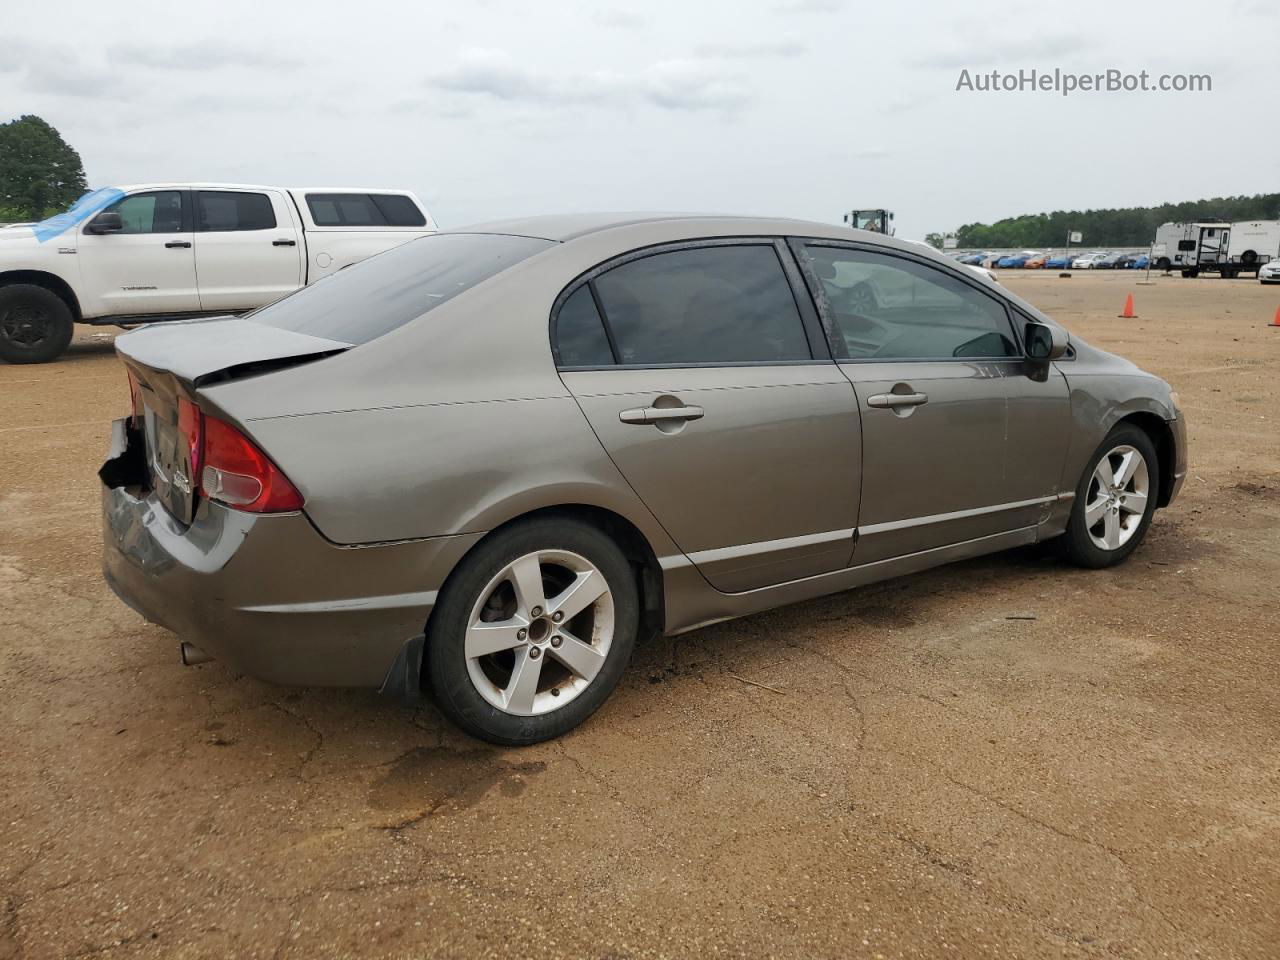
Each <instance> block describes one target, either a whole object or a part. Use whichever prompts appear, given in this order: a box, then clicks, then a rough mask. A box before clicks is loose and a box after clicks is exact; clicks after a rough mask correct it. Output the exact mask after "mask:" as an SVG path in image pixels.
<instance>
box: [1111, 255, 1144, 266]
mask: <svg viewBox="0 0 1280 960" xmlns="http://www.w3.org/2000/svg"><path fill="white" fill-rule="evenodd" d="M1143 256H1145V254H1141V253H1122V254H1120V256H1118V257H1116V262H1115V269H1116V270H1132V269H1133V265H1134V264H1135V263H1137V262H1138V258H1139V257H1143Z"/></svg>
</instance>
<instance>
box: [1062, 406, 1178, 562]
mask: <svg viewBox="0 0 1280 960" xmlns="http://www.w3.org/2000/svg"><path fill="white" fill-rule="evenodd" d="M1159 495H1160V469H1159V462H1158V461H1157V459H1156V450H1155V445H1154V444H1152V442H1151V438H1150V437H1148V436H1147V434H1146V433H1145V432H1144V431H1142V430H1141V429H1139V428H1138V427H1135V426H1131V425H1129V424H1122V425H1121V426H1119V427H1116V429H1114V430H1112V431H1111V433H1110V434H1108V435H1107V439H1106V440H1104V441H1103V442H1102V445H1101V446H1100V447H1099V448H1098V450H1097V452H1096V453H1095V454H1094V455H1093V459H1092V460H1090V461H1089V466H1088V468H1087V469H1086V470H1085V473H1084V476H1083V477H1082V478H1081V479H1080V484H1079V485H1078V486H1077V487H1076V496H1075V502H1074V504H1073V505H1072V508H1071V519H1070V520H1069V521H1068V523H1067V532H1066V533H1065V534H1064V535H1063V537H1062V546H1063V548H1064V552H1065V553H1066V556H1067V558H1068V559H1070V560H1071V561H1072V562H1073V563H1075V564H1078V565H1079V566H1082V567H1092V568H1098V567H1109V566H1112V565H1114V564H1117V563H1120V562H1121V561H1123V560H1124V559H1125V558H1126V557H1128V556H1129V554H1131V553H1133V551H1134V550H1136V549H1137V547H1138V544H1139V543H1141V542H1142V538H1143V537H1144V536H1146V533H1147V528H1148V527H1149V526H1150V525H1151V517H1152V515H1153V514H1154V513H1155V508H1156V501H1157V499H1158V498H1159Z"/></svg>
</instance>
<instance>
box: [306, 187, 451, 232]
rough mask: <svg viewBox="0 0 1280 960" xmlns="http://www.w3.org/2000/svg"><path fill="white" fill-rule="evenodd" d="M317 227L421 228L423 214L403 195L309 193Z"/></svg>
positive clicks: (309, 204)
mask: <svg viewBox="0 0 1280 960" xmlns="http://www.w3.org/2000/svg"><path fill="white" fill-rule="evenodd" d="M307 207H308V208H309V209H310V210H311V219H312V220H314V221H315V224H316V226H317V227H421V226H425V225H426V222H427V220H426V218H425V217H424V216H423V215H422V211H421V210H419V209H418V205H417V204H415V203H414V202H413V201H412V200H410V199H409V198H408V197H406V196H404V195H403V194H390V193H388V194H381V193H308V194H307Z"/></svg>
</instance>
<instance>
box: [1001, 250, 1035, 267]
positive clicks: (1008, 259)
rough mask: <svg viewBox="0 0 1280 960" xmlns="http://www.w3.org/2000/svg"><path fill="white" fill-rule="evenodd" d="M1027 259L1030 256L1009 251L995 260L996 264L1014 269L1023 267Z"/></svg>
mask: <svg viewBox="0 0 1280 960" xmlns="http://www.w3.org/2000/svg"><path fill="white" fill-rule="evenodd" d="M1028 259H1030V258H1029V257H1028V256H1027V254H1025V253H1011V254H1007V255H1006V256H1003V257H1001V258H1000V259H999V260H997V261H996V266H997V267H1004V268H1006V269H1014V270H1016V269H1020V268H1022V267H1025V266H1026V265H1027V260H1028Z"/></svg>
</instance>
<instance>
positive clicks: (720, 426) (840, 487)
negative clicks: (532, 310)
mask: <svg viewBox="0 0 1280 960" xmlns="http://www.w3.org/2000/svg"><path fill="white" fill-rule="evenodd" d="M798 283H799V276H798V273H797V272H796V268H795V264H794V261H792V260H791V255H790V253H789V251H788V250H787V248H786V246H785V245H784V244H782V243H780V242H775V241H773V240H769V239H760V240H751V239H743V240H738V239H734V240H725V241H706V242H701V243H694V244H684V245H679V246H674V247H655V248H648V249H646V250H644V251H638V252H636V253H634V254H631V255H628V256H626V257H623V258H620V259H619V260H616V261H613V262H611V263H608V264H605V265H604V266H602V267H600V268H598V269H597V270H595V271H593V272H592V273H591V274H589V275H588V276H587V278H585V279H584V280H582V281H579V282H578V283H577V285H576V286H573V287H570V288H569V289H568V290H567V291H566V292H565V294H563V295H562V298H561V301H560V303H559V306H558V309H557V312H556V321H555V324H554V334H553V336H554V347H555V351H556V359H557V363H558V365H559V367H560V370H561V376H562V378H563V380H564V383H565V384H566V386H567V387H568V388H569V390H570V391H572V393H573V394H574V396H575V397H576V398H577V400H578V403H579V405H580V406H581V408H582V410H583V412H584V413H585V414H586V417H587V419H588V420H589V421H590V423H591V426H592V427H593V428H594V430H595V432H596V435H597V436H598V437H599V439H600V442H601V443H602V444H603V445H604V447H605V449H606V450H607V451H608V452H609V454H610V456H611V457H612V458H613V460H614V462H615V463H616V464H617V465H618V468H619V469H620V470H621V471H622V474H623V475H624V476H625V477H626V479H627V481H628V482H629V483H630V484H631V486H632V487H633V488H634V489H635V491H636V493H637V494H638V495H639V497H640V499H641V500H643V501H644V502H645V504H646V505H647V506H648V507H649V509H650V510H651V511H652V512H653V514H654V515H655V516H656V517H657V518H658V520H659V521H660V522H661V523H662V525H663V526H664V527H665V528H666V530H667V532H668V533H669V534H670V535H671V537H672V539H673V540H674V541H675V542H676V543H677V544H678V545H679V547H680V549H681V550H682V551H683V552H684V553H685V554H686V555H687V556H688V557H689V558H690V559H691V560H692V562H693V563H694V564H696V566H697V567H698V568H699V570H701V572H702V573H703V575H704V576H705V577H706V578H707V580H708V581H709V582H710V583H711V584H712V585H713V586H714V587H716V588H717V589H719V590H722V591H726V592H737V591H743V590H750V589H753V588H757V587H763V586H767V585H770V584H775V583H780V582H783V581H787V580H794V579H798V578H801V577H807V576H813V575H815V574H820V573H824V572H827V571H830V570H835V569H839V568H842V567H844V566H846V565H847V564H848V562H849V557H850V553H851V549H852V544H853V539H852V538H853V528H854V524H855V520H856V517H857V511H858V487H859V447H860V442H859V432H858V412H857V406H856V401H855V397H854V394H853V391H852V390H851V389H850V385H849V382H848V380H846V379H845V378H844V377H843V376H842V375H841V374H840V372H839V370H838V369H837V368H836V366H835V364H834V363H833V362H832V361H831V359H830V358H829V356H825V355H824V353H825V352H826V349H825V344H824V342H823V340H822V338H821V334H820V330H819V328H818V326H817V322H816V320H817V318H816V313H815V312H814V311H813V306H812V303H811V302H810V301H809V299H808V297H807V295H804V294H803V292H802V293H801V295H800V296H799V297H797V296H796V292H797V287H796V284H798Z"/></svg>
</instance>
